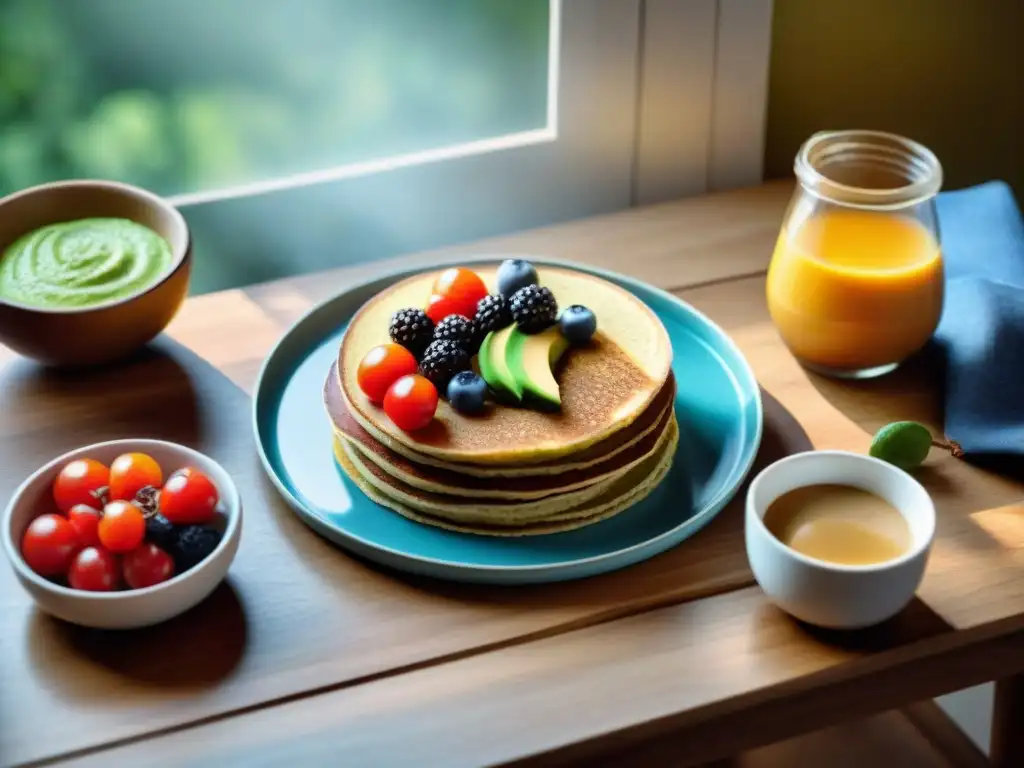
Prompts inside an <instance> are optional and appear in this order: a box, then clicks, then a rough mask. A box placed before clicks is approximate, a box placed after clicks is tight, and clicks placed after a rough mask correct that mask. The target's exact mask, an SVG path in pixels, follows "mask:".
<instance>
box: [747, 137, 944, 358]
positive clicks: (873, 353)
mask: <svg viewBox="0 0 1024 768" xmlns="http://www.w3.org/2000/svg"><path fill="white" fill-rule="evenodd" d="M794 168H795V171H796V177H797V180H798V182H799V184H798V187H797V189H796V191H795V193H794V195H793V199H792V200H791V201H790V205H789V209H788V211H787V212H786V217H785V220H784V222H783V225H782V231H781V232H780V233H779V239H778V241H777V243H776V246H775V252H774V254H773V255H772V261H771V265H770V266H769V268H768V286H767V294H768V295H767V298H768V309H769V311H770V312H771V317H772V321H773V322H774V323H775V327H776V328H777V329H778V331H779V334H780V335H781V336H782V339H783V341H784V342H785V343H786V346H787V347H789V349H790V351H791V352H792V353H793V355H795V356H796V358H797V359H798V360H799V361H800V362H801V363H802V364H803V365H804V366H806V367H807V368H810V369H812V370H815V371H818V372H820V373H823V374H826V375H830V376H838V377H842V378H870V377H873V376H880V375H882V374H885V373H888V372H889V371H892V370H894V369H895V368H896V367H897V366H898V365H899V364H900V363H901V362H902V361H903V360H905V359H906V358H907V357H909V356H910V355H911V354H913V353H914V352H916V351H917V350H919V349H920V348H921V347H922V346H924V344H925V343H926V342H927V341H928V339H929V338H930V337H931V335H932V333H933V332H934V331H935V327H936V326H937V325H938V322H939V315H940V314H941V312H942V294H943V269H942V255H941V249H940V246H939V231H938V225H937V222H936V217H935V195H936V194H937V193H938V191H939V188H940V187H941V186H942V166H941V165H940V164H939V161H938V158H936V157H935V155H934V153H932V152H931V151H930V150H929V149H927V148H926V147H924V146H922V145H921V144H918V143H917V142H915V141H911V140H910V139H906V138H903V137H902V136H896V135H894V134H890V133H881V132H878V131H832V132H824V133H817V134H815V135H814V136H811V138H810V139H808V140H807V141H806V142H805V143H804V145H803V146H802V147H801V148H800V151H799V153H798V154H797V156H796V162H795V164H794Z"/></svg>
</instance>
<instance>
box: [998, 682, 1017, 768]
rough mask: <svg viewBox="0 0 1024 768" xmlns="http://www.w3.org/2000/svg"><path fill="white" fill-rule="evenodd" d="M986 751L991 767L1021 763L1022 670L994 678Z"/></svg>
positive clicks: (1001, 767) (1010, 767)
mask: <svg viewBox="0 0 1024 768" xmlns="http://www.w3.org/2000/svg"><path fill="white" fill-rule="evenodd" d="M990 754H991V756H992V765H993V766H994V767H995V768H1020V766H1024V674H1019V675H1014V676H1013V677H1005V678H1003V679H1002V680H997V681H996V701H995V709H994V710H993V713H992V748H991V750H990Z"/></svg>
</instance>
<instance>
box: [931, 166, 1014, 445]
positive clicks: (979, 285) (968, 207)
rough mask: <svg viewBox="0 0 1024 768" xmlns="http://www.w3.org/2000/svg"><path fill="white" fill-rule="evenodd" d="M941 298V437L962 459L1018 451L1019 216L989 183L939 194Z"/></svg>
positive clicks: (1008, 196) (996, 184)
mask: <svg viewBox="0 0 1024 768" xmlns="http://www.w3.org/2000/svg"><path fill="white" fill-rule="evenodd" d="M936 205H937V208H938V217H939V234H940V237H941V239H942V254H943V258H944V259H945V270H946V296H945V307H944V309H943V312H942V320H941V321H940V322H939V327H938V329H937V330H936V332H935V337H934V339H933V343H934V346H935V347H937V348H938V350H940V352H941V353H942V355H943V356H944V358H945V376H946V382H945V384H946V387H945V398H946V400H945V402H946V425H945V429H946V436H947V437H949V438H950V439H952V440H955V441H957V442H958V443H959V444H960V446H961V448H963V450H964V454H965V455H966V456H967V457H971V456H977V457H979V458H982V457H986V456H1017V457H1020V456H1024V221H1022V220H1021V213H1020V209H1019V208H1018V207H1017V203H1016V201H1015V200H1014V197H1013V192H1012V191H1011V190H1010V187H1009V186H1008V185H1007V184H1005V183H1003V182H1001V181H992V182H988V183H985V184H981V185H979V186H976V187H970V188H968V189H962V190H957V191H955V192H944V193H942V194H940V195H939V196H938V199H937V203H936Z"/></svg>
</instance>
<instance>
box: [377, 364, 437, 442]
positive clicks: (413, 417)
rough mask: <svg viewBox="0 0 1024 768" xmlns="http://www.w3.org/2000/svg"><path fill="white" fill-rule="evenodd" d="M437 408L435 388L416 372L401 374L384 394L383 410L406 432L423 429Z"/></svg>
mask: <svg viewBox="0 0 1024 768" xmlns="http://www.w3.org/2000/svg"><path fill="white" fill-rule="evenodd" d="M436 410H437V388H436V387H435V386H434V385H433V384H431V383H430V382H429V381H427V380H426V379H425V378H423V377H422V376H420V375H418V374H413V375H410V376H403V377H402V378H400V379H399V380H398V381H396V382H395V383H394V384H392V385H391V388H390V389H389V390H388V393H387V394H386V395H384V412H385V413H386V414H387V415H388V416H389V417H390V418H391V420H392V421H393V422H395V426H397V427H398V428H399V429H404V430H405V431H406V432H412V431H413V430H417V429H423V427H425V426H427V424H429V423H430V420H431V419H433V418H434V411H436Z"/></svg>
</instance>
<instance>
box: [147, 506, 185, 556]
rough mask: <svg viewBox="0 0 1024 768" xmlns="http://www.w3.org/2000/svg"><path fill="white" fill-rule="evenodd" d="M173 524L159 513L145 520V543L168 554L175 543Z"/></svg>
mask: <svg viewBox="0 0 1024 768" xmlns="http://www.w3.org/2000/svg"><path fill="white" fill-rule="evenodd" d="M177 538H178V537H177V533H176V529H175V527H174V523H172V522H171V521H170V520H168V519H167V518H166V517H164V516H163V515H161V514H160V513H159V512H157V513H156V514H154V515H152V516H150V517H147V518H146V541H148V542H149V543H150V544H156V545H157V546H158V547H160V549H162V550H164V551H165V552H168V553H169V550H170V549H171V548H172V547H173V546H174V543H175V542H176V541H177Z"/></svg>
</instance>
